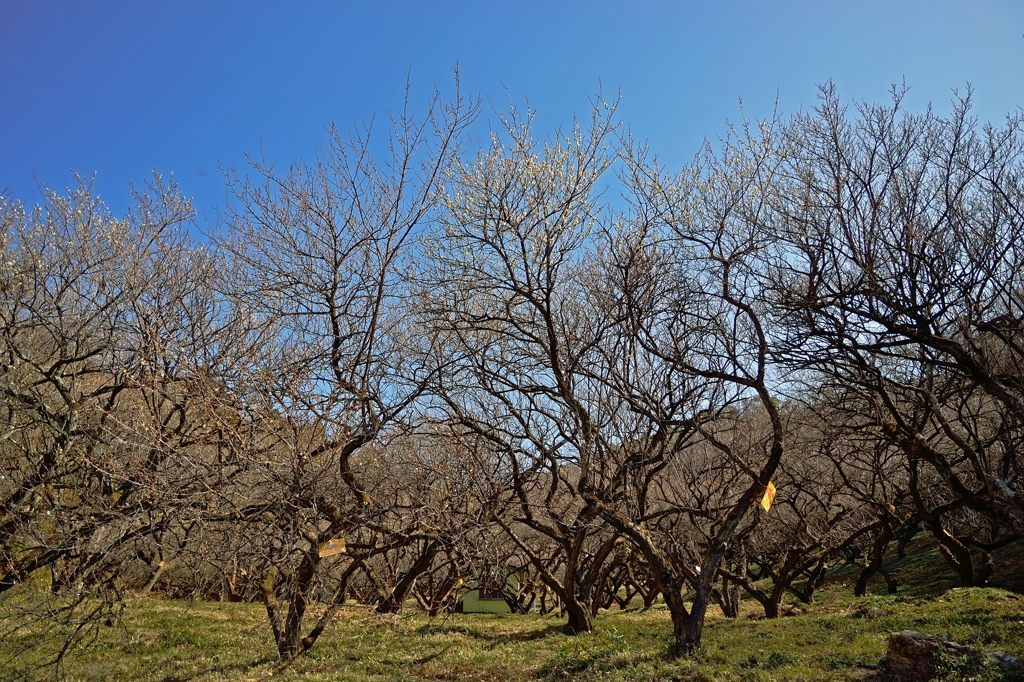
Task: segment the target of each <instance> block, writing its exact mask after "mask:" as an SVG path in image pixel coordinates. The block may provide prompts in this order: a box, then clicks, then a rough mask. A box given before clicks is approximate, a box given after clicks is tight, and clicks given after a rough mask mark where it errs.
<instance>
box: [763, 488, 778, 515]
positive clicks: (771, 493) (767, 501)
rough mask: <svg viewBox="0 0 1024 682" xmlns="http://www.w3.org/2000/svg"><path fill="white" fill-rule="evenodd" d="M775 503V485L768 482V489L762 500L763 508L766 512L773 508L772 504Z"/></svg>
mask: <svg viewBox="0 0 1024 682" xmlns="http://www.w3.org/2000/svg"><path fill="white" fill-rule="evenodd" d="M774 501H775V484H774V483H772V482H771V481H768V488H767V489H765V491H764V497H762V498H761V506H762V507H764V510H765V511H768V510H769V509H771V508H772V502H774Z"/></svg>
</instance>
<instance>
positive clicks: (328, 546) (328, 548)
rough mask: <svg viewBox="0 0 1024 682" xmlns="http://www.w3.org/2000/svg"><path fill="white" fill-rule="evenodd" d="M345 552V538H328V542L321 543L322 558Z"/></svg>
mask: <svg viewBox="0 0 1024 682" xmlns="http://www.w3.org/2000/svg"><path fill="white" fill-rule="evenodd" d="M344 553H345V538H338V539H337V540H328V541H327V542H322V543H320V558H321V559H323V558H325V557H329V556H334V555H335V554H344Z"/></svg>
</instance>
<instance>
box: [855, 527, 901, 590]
mask: <svg viewBox="0 0 1024 682" xmlns="http://www.w3.org/2000/svg"><path fill="white" fill-rule="evenodd" d="M892 538H893V531H892V525H891V524H889V523H885V524H883V525H882V532H881V533H879V535H878V537H877V538H875V542H874V544H872V545H871V561H869V562H868V565H867V566H865V567H864V570H862V571H861V572H860V577H858V578H857V584H856V585H855V586H854V588H853V594H854V595H855V596H857V597H863V596H864V595H865V594H867V591H868V581H869V580H871V576H873V575H874V574H875V573H877V572H878V569H880V568H881V567H882V558H883V557H884V556H885V549H886V547H888V546H889V543H890V542H892Z"/></svg>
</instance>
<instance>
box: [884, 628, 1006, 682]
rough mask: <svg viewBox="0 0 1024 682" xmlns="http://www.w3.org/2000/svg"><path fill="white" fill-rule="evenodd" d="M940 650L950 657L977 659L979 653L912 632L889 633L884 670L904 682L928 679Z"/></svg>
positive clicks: (953, 643) (966, 647) (961, 645)
mask: <svg viewBox="0 0 1024 682" xmlns="http://www.w3.org/2000/svg"><path fill="white" fill-rule="evenodd" d="M940 651H941V652H944V653H945V654H946V656H948V657H951V658H956V657H963V658H972V659H978V658H979V654H978V651H977V650H976V649H975V648H973V647H969V646H966V645H964V644H958V643H956V642H948V641H946V640H944V639H939V638H938V637H934V636H932V635H923V634H921V633H920V632H917V631H915V630H905V631H903V632H891V633H889V646H888V648H887V649H886V652H885V667H886V669H887V670H888V671H889V673H890V674H892V675H894V676H896V677H898V678H899V679H900V680H904V682H914V681H915V680H930V679H931V678H932V672H933V668H934V667H935V655H936V654H937V653H939V652H940ZM1011 658H1012V657H1011Z"/></svg>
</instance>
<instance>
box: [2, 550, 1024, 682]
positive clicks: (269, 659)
mask: <svg viewBox="0 0 1024 682" xmlns="http://www.w3.org/2000/svg"><path fill="white" fill-rule="evenodd" d="M905 561H907V562H908V563H907V565H904V566H903V567H902V568H899V567H897V570H898V571H899V573H900V574H902V575H903V578H904V579H907V578H909V577H910V573H911V571H913V572H914V574H915V575H918V576H919V577H921V578H922V581H921V582H922V584H924V585H926V586H928V585H930V588H926V587H919V588H917V589H911V583H910V582H909V581H908V582H903V580H901V583H903V584H904V585H905V586H906V589H903V588H901V594H899V595H895V596H888V595H877V594H872V595H869V596H867V597H865V598H862V599H857V598H854V597H853V596H852V593H851V592H852V587H851V585H852V580H851V579H850V578H851V576H854V575H855V574H854V573H853V572H852V571H843V570H840V571H836V573H835V576H834V578H833V580H832V582H831V583H829V584H828V585H826V587H825V589H823V590H822V591H820V592H819V594H818V595H817V598H816V600H815V603H814V604H812V605H810V606H799V605H796V604H794V603H793V602H790V601H787V608H786V609H784V610H786V611H788V612H789V613H790V614H791V615H788V616H785V617H783V618H779V619H777V620H765V619H763V618H760V617H759V616H760V614H761V611H760V609H759V608H757V607H756V604H755V603H754V602H750V601H745V602H744V613H743V616H742V617H741V618H740V619H738V620H729V619H726V618H723V617H722V616H721V615H720V614H718V613H717V612H714V613H711V614H710V615H709V618H708V621H707V626H706V630H705V637H704V642H703V649H702V651H701V652H699V653H698V654H697V655H694V656H691V657H686V658H674V657H672V656H671V655H670V653H669V652H670V645H671V623H670V622H669V619H668V614H667V613H666V612H665V611H664V609H663V608H660V607H657V606H656V607H655V608H653V609H652V610H650V611H648V612H640V611H625V612H620V611H610V612H602V613H601V614H600V615H599V616H598V618H597V621H596V623H597V631H596V632H594V633H589V634H585V635H581V636H577V637H569V636H567V635H565V634H563V633H562V632H561V626H562V625H563V623H564V621H563V620H561V619H559V618H556V617H552V616H547V617H542V616H536V615H527V616H516V615H501V616H499V615H490V614H465V615H452V616H449V617H446V618H438V619H434V620H431V619H429V618H428V617H426V616H425V615H422V614H419V613H417V612H415V610H413V609H409V610H408V612H407V613H403V614H400V615H397V616H377V615H375V614H374V613H373V612H372V611H371V610H370V609H368V608H363V607H346V608H345V609H343V610H342V611H341V612H340V614H339V616H338V618H337V620H336V621H335V623H334V624H333V625H332V626H331V627H330V628H329V629H328V630H327V632H325V634H324V635H323V636H322V637H321V639H320V641H319V642H318V643H317V644H316V646H315V647H314V649H313V650H312V651H310V652H309V653H308V654H307V655H306V656H303V657H301V658H300V659H299V660H297V661H295V662H293V663H292V664H291V665H289V666H286V667H284V668H282V667H281V666H280V664H279V663H278V661H277V658H276V655H275V650H274V647H273V643H272V641H271V638H270V636H269V631H268V628H267V625H266V622H265V618H266V617H265V614H264V611H263V609H262V608H261V606H260V605H257V604H233V603H210V602H205V603H203V602H197V603H192V604H189V603H184V602H174V601H162V600H159V599H133V600H130V601H129V602H128V604H127V608H126V611H125V616H124V620H123V624H121V625H118V626H115V627H108V628H104V629H103V630H102V632H101V633H100V639H99V641H98V642H97V643H96V644H95V645H94V646H92V647H91V648H89V649H87V650H85V651H81V652H78V653H77V654H76V655H75V656H73V657H72V658H71V659H70V661H69V663H68V665H67V667H66V669H65V675H66V679H69V680H118V679H120V680H129V679H139V680H159V681H163V682H170V681H172V680H204V681H211V682H212V681H214V680H261V679H266V678H269V677H274V678H275V679H281V680H300V679H301V680H532V679H540V680H844V679H870V680H882V679H885V678H884V673H883V672H882V671H881V670H879V668H878V664H879V661H880V660H881V659H882V658H883V656H884V653H885V642H886V636H887V635H888V633H889V632H892V631H898V630H906V629H913V630H919V631H921V632H925V633H928V634H934V635H938V636H940V637H945V638H949V639H953V640H956V641H959V642H963V643H966V644H971V645H973V646H976V647H979V648H980V649H982V650H985V651H994V650H1001V651H1004V652H1008V653H1011V654H1013V655H1016V656H1018V657H1022V658H1024V597H1021V596H1019V595H1017V594H1015V593H1013V592H1009V591H1006V590H1002V589H996V588H986V589H981V588H974V589H947V588H948V587H949V585H948V584H947V582H946V579H945V578H944V577H943V572H942V570H941V568H938V569H935V564H934V562H933V561H932V558H930V557H929V550H928V549H927V548H920V549H919V550H918V551H916V552H915V553H914V555H913V556H912V557H908V559H907V560H905ZM913 562H918V563H917V564H914V563H913ZM932 569H935V570H934V571H932ZM897 570H894V573H895V572H897ZM879 582H880V581H879ZM929 589H930V590H932V592H930V593H929V591H928V590H929ZM23 643H26V642H6V643H0V654H2V652H3V649H4V648H8V650H9V651H10V650H11V649H10V647H16V646H18V645H20V644H23ZM35 663H36V661H35V660H34V659H33V655H32V654H31V653H29V654H26V655H23V656H20V657H19V658H18V659H17V660H16V661H15V662H14V664H13V665H8V666H7V667H5V668H3V669H0V677H3V678H5V679H48V678H50V677H52V674H53V673H52V671H43V672H38V673H33V672H32V666H33V665H34V664H35ZM951 670H952V669H951ZM950 675H951V677H950V678H949V679H954V678H955V679H962V678H963V671H956V670H953V671H952V672H951V673H950Z"/></svg>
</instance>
